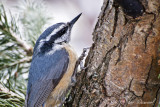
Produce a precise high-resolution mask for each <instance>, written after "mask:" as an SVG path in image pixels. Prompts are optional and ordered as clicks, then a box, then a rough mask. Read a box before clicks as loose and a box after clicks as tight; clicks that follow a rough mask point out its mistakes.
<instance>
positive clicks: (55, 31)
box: [45, 24, 65, 41]
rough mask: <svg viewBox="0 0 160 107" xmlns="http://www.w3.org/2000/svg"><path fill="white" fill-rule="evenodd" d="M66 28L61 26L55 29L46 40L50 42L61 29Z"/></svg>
mask: <svg viewBox="0 0 160 107" xmlns="http://www.w3.org/2000/svg"><path fill="white" fill-rule="evenodd" d="M64 26H65V25H64V24H62V25H61V26H59V27H58V28H57V29H54V30H53V31H52V33H51V34H50V35H48V36H47V38H46V39H45V41H49V40H50V38H51V37H52V36H53V35H55V34H56V33H57V32H58V31H59V30H60V29H62V28H63V27H64Z"/></svg>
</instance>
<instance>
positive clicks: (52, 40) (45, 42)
mask: <svg viewBox="0 0 160 107" xmlns="http://www.w3.org/2000/svg"><path fill="white" fill-rule="evenodd" d="M80 16H81V14H79V15H78V16H76V17H75V18H74V19H73V20H71V21H70V22H67V23H57V24H54V25H52V26H50V27H49V28H47V29H46V30H45V31H44V32H43V33H42V34H41V35H40V37H39V38H38V40H37V41H36V45H35V47H34V51H36V53H37V51H41V52H44V51H46V50H50V49H51V48H52V47H53V46H54V45H56V44H59V45H60V44H62V43H68V42H69V41H70V33H71V29H72V27H73V25H74V24H75V22H76V21H77V20H78V19H79V17H80Z"/></svg>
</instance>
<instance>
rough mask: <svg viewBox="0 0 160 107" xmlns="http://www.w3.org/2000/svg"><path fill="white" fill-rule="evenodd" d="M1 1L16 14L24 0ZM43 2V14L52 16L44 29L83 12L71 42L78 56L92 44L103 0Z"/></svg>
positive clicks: (53, 0) (73, 31)
mask: <svg viewBox="0 0 160 107" xmlns="http://www.w3.org/2000/svg"><path fill="white" fill-rule="evenodd" d="M0 1H1V2H3V4H4V5H5V6H6V7H7V8H9V10H10V11H11V13H15V14H16V13H17V12H18V11H21V10H20V9H19V10H17V9H15V7H17V6H21V5H22V2H23V1H24V0H0ZM28 1H29V0H28ZM34 1H38V0H34ZM41 2H43V4H44V6H45V11H43V12H45V13H43V14H44V15H48V16H49V17H51V20H49V22H48V23H47V24H46V25H45V26H44V29H46V28H47V27H48V26H51V25H52V24H55V23H58V22H68V21H70V20H71V19H73V18H74V17H75V16H77V15H78V14H79V13H82V16H81V17H80V19H79V20H78V21H77V23H76V24H75V25H74V27H73V29H72V34H71V35H72V37H71V42H70V44H71V45H72V46H73V47H74V49H75V50H76V52H77V53H78V56H79V55H80V54H81V53H82V50H83V48H85V47H90V46H91V44H92V32H93V29H94V26H95V24H96V21H97V19H98V15H99V13H100V10H101V6H102V3H103V0H94V1H93V0H43V1H42V0H41ZM33 14H34V13H33ZM33 16H34V15H33Z"/></svg>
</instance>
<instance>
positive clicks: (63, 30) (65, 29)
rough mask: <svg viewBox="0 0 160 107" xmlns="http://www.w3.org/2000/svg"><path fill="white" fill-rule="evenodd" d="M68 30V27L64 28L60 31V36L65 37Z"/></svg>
mask: <svg viewBox="0 0 160 107" xmlns="http://www.w3.org/2000/svg"><path fill="white" fill-rule="evenodd" d="M67 29H68V27H65V28H63V29H62V30H60V31H59V35H61V36H62V35H63V34H65V33H66V31H67Z"/></svg>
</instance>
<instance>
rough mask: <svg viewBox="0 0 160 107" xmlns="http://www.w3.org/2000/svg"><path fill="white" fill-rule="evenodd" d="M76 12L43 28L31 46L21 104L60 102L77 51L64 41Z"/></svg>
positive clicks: (37, 106) (51, 105)
mask: <svg viewBox="0 0 160 107" xmlns="http://www.w3.org/2000/svg"><path fill="white" fill-rule="evenodd" d="M80 16H81V14H79V15H78V16H77V17H75V18H74V19H73V20H72V21H70V22H68V23H57V24H55V25H52V26H51V27H49V28H47V29H46V30H45V31H44V32H43V33H42V34H41V35H40V37H39V38H38V40H37V42H36V45H35V47H34V52H33V57H32V62H31V67H30V70H29V80H28V86H27V94H26V100H25V107H41V106H44V107H55V106H60V105H62V103H63V102H64V98H65V96H66V92H67V89H68V87H69V86H70V85H71V82H72V76H73V74H74V69H75V64H76V61H77V55H76V53H75V52H74V50H73V49H72V47H71V46H70V45H69V44H68V43H69V41H70V33H71V29H72V27H73V25H74V23H75V22H76V21H77V20H78V18H79V17H80Z"/></svg>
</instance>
